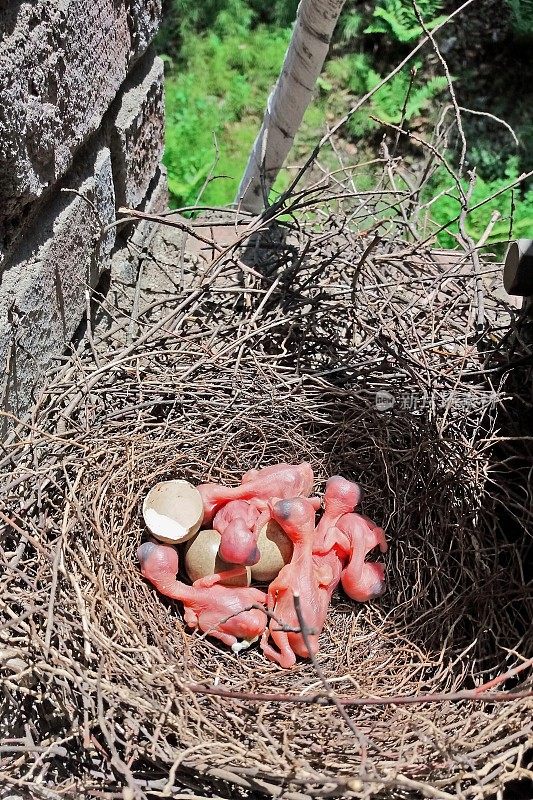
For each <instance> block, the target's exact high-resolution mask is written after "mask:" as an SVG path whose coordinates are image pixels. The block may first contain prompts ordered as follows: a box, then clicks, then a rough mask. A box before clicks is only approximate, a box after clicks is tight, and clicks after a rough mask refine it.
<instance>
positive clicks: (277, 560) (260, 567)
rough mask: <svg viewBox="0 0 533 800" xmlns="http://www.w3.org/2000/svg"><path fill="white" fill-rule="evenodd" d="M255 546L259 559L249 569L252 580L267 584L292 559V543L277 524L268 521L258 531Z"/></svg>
mask: <svg viewBox="0 0 533 800" xmlns="http://www.w3.org/2000/svg"><path fill="white" fill-rule="evenodd" d="M257 546H258V547H259V552H260V553H261V558H260V559H259V561H258V562H257V564H254V565H253V566H252V567H251V570H252V580H253V581H255V582H257V583H269V582H270V581H272V580H274V578H275V577H276V575H278V573H279V571H280V570H281V568H282V567H284V566H285V564H287V563H288V562H289V561H290V560H291V558H292V542H291V540H290V539H289V537H288V536H287V534H286V533H285V532H284V531H283V530H282V528H280V526H279V525H278V523H277V522H274V520H270V522H268V523H267V524H266V525H265V526H264V527H263V528H261V530H260V531H259V538H258V540H257Z"/></svg>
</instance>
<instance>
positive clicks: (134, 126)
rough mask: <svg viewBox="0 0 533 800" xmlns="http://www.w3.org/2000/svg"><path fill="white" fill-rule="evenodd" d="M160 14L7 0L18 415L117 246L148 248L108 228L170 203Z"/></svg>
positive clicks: (102, 4)
mask: <svg viewBox="0 0 533 800" xmlns="http://www.w3.org/2000/svg"><path fill="white" fill-rule="evenodd" d="M160 16H161V0H92V2H90V3H88V2H86V0H28V1H26V2H24V1H23V2H20V0H11V2H10V3H9V4H7V3H2V4H0V408H1V409H3V410H4V411H7V412H8V413H10V414H13V415H15V416H16V417H20V416H21V415H24V414H25V413H26V412H27V410H28V408H29V407H30V405H31V402H32V400H33V398H34V396H35V393H36V391H38V388H39V386H40V385H41V384H42V382H43V380H44V377H45V375H46V373H47V372H49V371H50V370H51V369H53V368H54V366H55V365H57V359H58V357H59V356H60V355H61V353H63V352H64V350H65V348H66V347H67V346H68V345H69V343H70V342H71V339H72V336H73V335H74V333H75V331H76V329H77V328H78V326H79V324H80V322H81V321H82V319H83V318H84V316H85V313H86V308H87V305H88V302H89V299H90V291H91V289H94V287H95V286H96V285H97V284H98V282H99V280H100V278H101V276H102V274H103V273H104V272H106V271H107V270H109V268H110V263H111V259H112V257H113V254H114V253H115V252H116V253H121V254H123V253H124V248H125V246H126V245H127V236H128V235H129V236H130V237H133V236H134V237H135V246H136V247H139V246H142V244H143V241H142V230H141V231H140V230H139V229H137V230H136V231H135V232H134V233H132V231H131V228H130V229H123V228H111V229H110V230H109V231H108V232H107V233H102V229H103V226H105V225H108V224H110V223H113V222H114V221H115V219H116V216H115V215H116V211H117V209H118V208H119V207H120V206H122V205H129V206H133V207H137V208H141V209H144V210H148V211H152V212H157V211H161V210H163V209H164V208H165V207H166V203H167V195H166V178H165V173H164V169H163V167H162V166H161V164H160V159H161V155H162V149H163V126H164V108H163V65H162V62H161V60H160V59H158V58H157V57H156V56H155V54H154V52H153V49H152V47H151V42H152V40H153V37H154V35H155V33H156V31H157V27H158V24H159V21H160ZM151 228H153V226H149V225H145V226H144V229H143V230H145V231H149V230H151ZM121 258H123V255H122V256H121Z"/></svg>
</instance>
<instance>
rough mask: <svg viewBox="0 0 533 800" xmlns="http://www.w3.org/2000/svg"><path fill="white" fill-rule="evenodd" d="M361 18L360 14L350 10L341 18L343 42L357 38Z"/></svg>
mask: <svg viewBox="0 0 533 800" xmlns="http://www.w3.org/2000/svg"><path fill="white" fill-rule="evenodd" d="M362 22H363V18H362V16H361V14H358V13H357V12H352V13H350V14H347V15H346V17H345V18H344V19H341V39H342V41H343V42H350V41H351V40H352V39H355V38H357V36H358V35H359V33H360V31H361V24H362Z"/></svg>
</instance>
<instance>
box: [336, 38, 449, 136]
mask: <svg viewBox="0 0 533 800" xmlns="http://www.w3.org/2000/svg"><path fill="white" fill-rule="evenodd" d="M415 68H418V69H419V68H420V64H417V65H415ZM326 74H327V76H328V77H331V79H332V80H334V81H336V82H337V83H341V84H344V86H345V87H346V88H347V89H348V90H349V91H350V93H351V94H353V95H355V96H356V97H360V96H361V95H364V94H366V93H367V92H369V91H370V90H371V89H374V87H375V86H377V85H378V83H380V82H381V80H382V76H381V75H380V74H379V73H378V72H377V71H376V70H375V69H373V67H372V62H371V60H370V58H369V56H367V55H366V54H364V53H358V54H356V55H353V56H345V57H344V58H342V59H336V60H335V63H333V62H332V63H331V64H330V65H328V67H327V71H326ZM446 86H447V81H446V78H445V77H444V76H436V77H433V78H430V79H429V80H427V79H424V78H421V79H419V78H416V77H415V78H413V77H412V75H411V72H410V70H408V69H404V70H402V71H401V72H399V73H398V74H397V75H395V76H394V77H393V78H392V79H391V80H390V81H389V82H388V83H386V84H385V85H384V86H383V87H382V88H381V89H379V90H378V91H377V92H376V94H375V95H374V96H373V97H372V99H371V100H370V102H369V103H368V104H367V105H366V106H365V107H364V108H362V109H361V110H360V111H357V112H356V113H355V114H354V115H353V116H352V117H350V119H349V120H348V123H347V130H348V131H349V133H350V135H351V136H352V137H353V138H354V139H355V140H356V141H360V140H361V139H364V138H365V137H368V136H369V135H371V134H373V133H375V132H376V131H378V130H379V128H380V122H379V121H376V120H380V121H381V122H384V123H389V124H394V125H399V124H400V123H401V121H402V116H403V120H404V121H406V122H410V121H412V120H413V119H414V118H416V117H418V116H419V115H420V114H421V113H422V111H424V110H425V109H427V108H429V107H430V106H431V104H432V103H433V102H434V100H436V98H437V97H439V96H440V95H441V94H442V92H443V91H444V90H445V89H446ZM372 117H375V118H376V119H372Z"/></svg>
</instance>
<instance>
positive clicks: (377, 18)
mask: <svg viewBox="0 0 533 800" xmlns="http://www.w3.org/2000/svg"><path fill="white" fill-rule="evenodd" d="M416 5H417V8H418V10H419V12H420V16H421V17H422V19H423V20H424V25H425V26H426V27H427V28H429V29H430V30H431V28H435V27H436V26H437V25H439V24H440V23H441V22H443V21H444V20H445V19H446V16H445V15H440V12H441V11H442V10H443V6H444V2H443V0H417V4H416ZM439 15H440V16H439ZM364 32H365V33H385V34H387V35H388V36H389V37H390V38H392V39H394V40H396V41H397V42H399V43H400V44H409V42H412V41H413V40H414V39H418V38H419V37H420V36H421V35H422V33H423V29H422V26H421V25H420V24H419V21H418V18H417V16H416V13H415V10H414V7H413V3H412V2H411V0H382V3H381V4H380V5H377V6H376V8H375V9H374V14H373V21H372V22H371V23H370V25H369V26H368V27H367V28H365V31H364Z"/></svg>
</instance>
